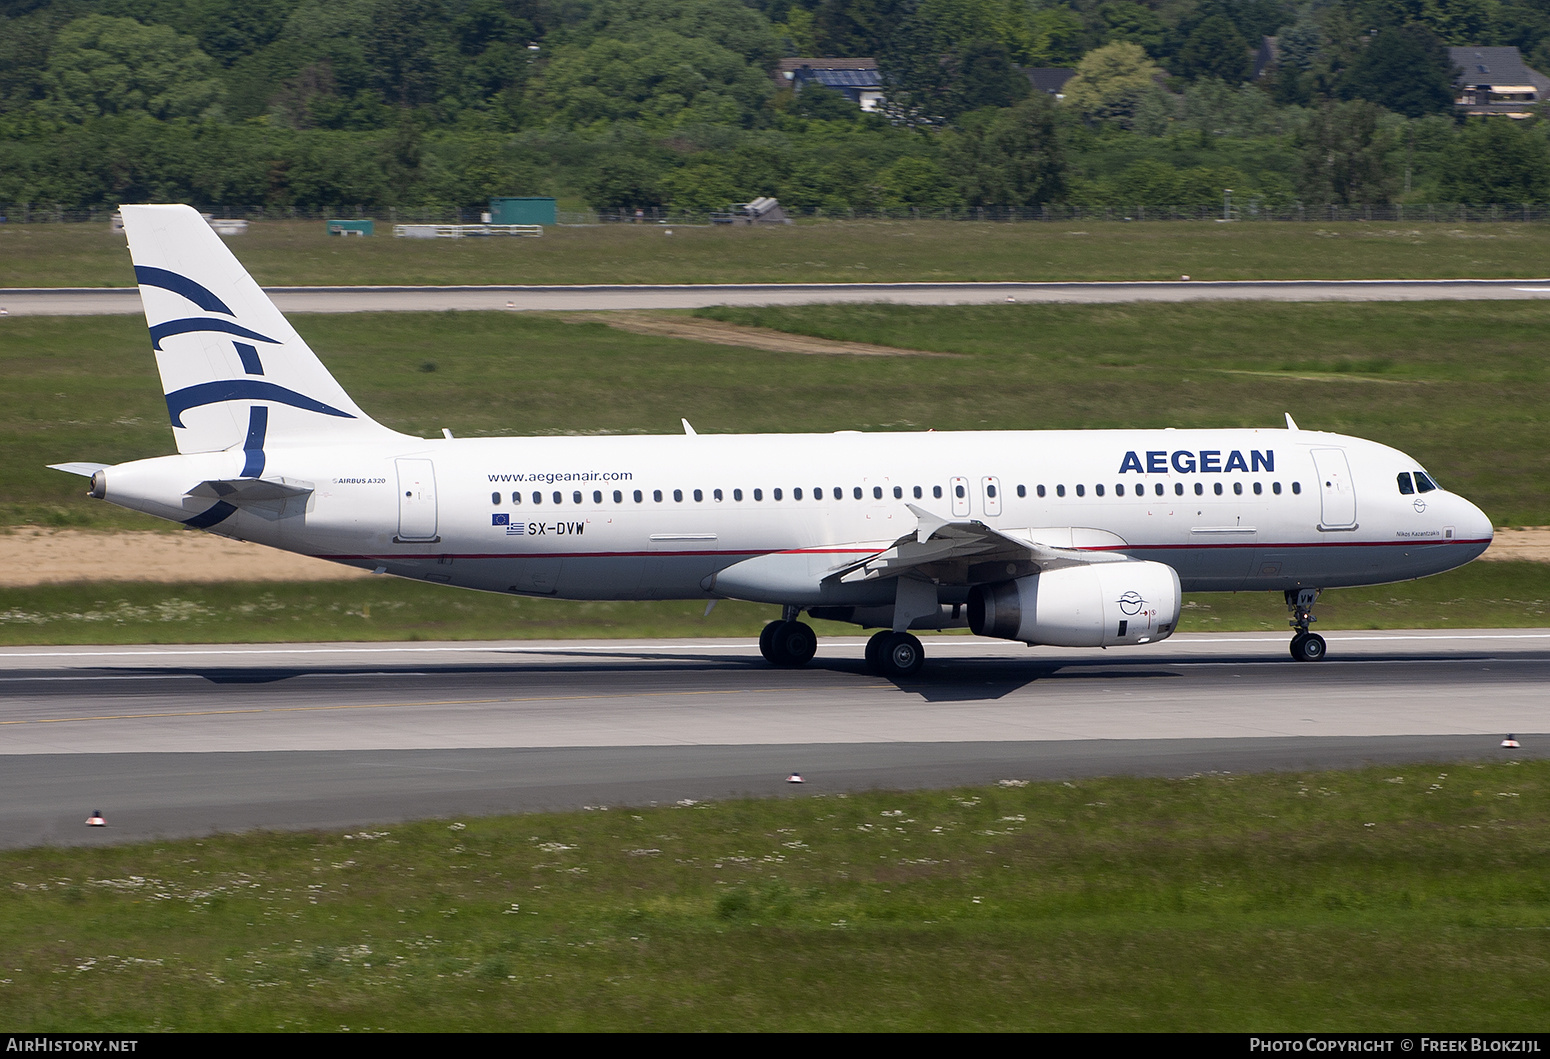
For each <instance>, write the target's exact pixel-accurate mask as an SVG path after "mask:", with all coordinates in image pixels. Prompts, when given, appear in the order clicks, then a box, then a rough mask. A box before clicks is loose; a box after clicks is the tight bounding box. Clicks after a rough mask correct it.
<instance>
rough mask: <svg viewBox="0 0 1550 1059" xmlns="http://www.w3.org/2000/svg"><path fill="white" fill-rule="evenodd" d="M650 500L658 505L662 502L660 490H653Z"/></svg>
mask: <svg viewBox="0 0 1550 1059" xmlns="http://www.w3.org/2000/svg"><path fill="white" fill-rule="evenodd" d="M651 499H653V500H655V501H656V502H657V503H659V504H660V503H661V502H662V490H660V489H653V490H652V491H651Z"/></svg>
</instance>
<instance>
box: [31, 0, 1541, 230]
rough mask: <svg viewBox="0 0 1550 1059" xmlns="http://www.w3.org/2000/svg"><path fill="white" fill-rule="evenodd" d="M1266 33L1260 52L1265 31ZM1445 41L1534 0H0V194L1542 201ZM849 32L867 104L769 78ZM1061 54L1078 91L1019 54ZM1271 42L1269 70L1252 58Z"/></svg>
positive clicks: (1488, 30)
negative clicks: (873, 79)
mask: <svg viewBox="0 0 1550 1059" xmlns="http://www.w3.org/2000/svg"><path fill="white" fill-rule="evenodd" d="M1268 36H1273V37H1275V38H1276V41H1277V45H1278V47H1277V49H1276V61H1275V62H1273V63H1270V64H1269V65H1268V66H1264V68H1262V69H1258V70H1256V62H1255V49H1257V48H1258V47H1259V46H1260V44H1261V42H1262V41H1263V39H1264V38H1265V37H1268ZM1448 44H1475V45H1499V44H1511V45H1515V46H1517V47H1518V48H1519V49H1520V50H1521V51H1522V53H1523V55H1524V57H1525V59H1526V60H1527V61H1529V62H1530V64H1534V63H1538V64H1539V65H1540V68H1542V69H1550V10H1547V8H1546V5H1544V4H1543V3H1541V2H1539V0H332V2H329V3H323V2H321V0H0V202H11V203H33V204H38V205H59V206H63V207H67V208H88V207H109V206H112V205H114V204H116V203H118V202H121V201H136V200H139V201H145V200H177V201H186V202H190V203H194V204H196V205H198V206H200V207H202V208H227V209H248V208H253V207H261V208H265V209H272V210H296V211H300V212H304V213H309V214H317V213H325V212H347V211H348V212H353V211H355V210H360V211H363V212H368V213H384V212H386V211H388V210H392V209H403V210H420V211H428V212H437V211H441V212H450V211H452V210H457V209H470V208H478V207H479V206H480V205H481V204H483V203H484V202H485V201H486V200H488V199H489V198H490V197H492V196H495V195H510V194H550V195H555V196H556V197H558V198H560V199H561V200H562V201H563V202H565V203H568V204H572V205H582V204H585V205H589V206H592V207H594V208H599V209H614V208H635V207H665V208H673V209H680V210H692V211H704V210H714V209H719V208H722V207H724V206H725V205H727V204H728V203H731V202H736V201H746V200H748V199H750V198H753V197H755V196H758V195H773V196H776V197H778V198H780V199H781V201H782V202H783V203H785V204H787V205H789V206H791V207H794V208H797V209H816V210H824V211H829V212H843V211H847V210H855V209H863V210H865V209H889V210H895V209H911V208H913V209H922V210H939V209H962V208H974V207H1000V208H1025V209H1026V208H1036V207H1039V206H1043V205H1049V204H1056V205H1061V206H1070V207H1075V208H1080V209H1105V208H1115V209H1123V210H1132V209H1136V208H1141V209H1154V210H1160V209H1166V208H1171V207H1177V208H1185V209H1188V208H1193V207H1203V206H1209V205H1213V204H1217V203H1220V201H1221V197H1222V193H1223V190H1224V189H1225V188H1232V189H1234V198H1235V200H1236V201H1238V202H1239V203H1241V204H1252V203H1260V204H1263V205H1266V206H1285V205H1288V204H1292V203H1298V202H1301V203H1307V204H1314V205H1322V204H1326V203H1384V202H1396V201H1397V202H1463V203H1491V202H1502V203H1543V202H1546V201H1550V164H1547V163H1550V137H1547V132H1550V122H1546V121H1544V120H1542V119H1541V118H1540V117H1538V116H1536V117H1534V118H1531V119H1529V120H1524V121H1513V120H1507V119H1500V118H1491V119H1475V120H1471V121H1460V120H1458V119H1457V118H1455V116H1454V114H1453V113H1452V111H1453V95H1454V92H1453V89H1452V80H1453V76H1454V71H1453V69H1452V66H1451V64H1450V63H1449V61H1448V53H1447V50H1446V46H1447V45H1448ZM787 55H806V56H837V57H860V56H869V57H874V58H876V59H877V60H878V62H879V64H880V66H881V68H882V72H883V75H884V81H885V98H884V101H883V105H882V106H881V107H880V108H879V110H878V111H876V112H873V113H863V112H861V111H860V110H859V109H858V108H857V107H856V106H855V105H854V104H853V103H851V102H850V101H848V100H846V99H845V98H843V97H842V96H840V95H839V94H838V93H836V92H832V91H829V90H825V89H822V88H819V87H816V86H809V87H807V88H806V89H804V90H803V91H801V92H800V93H793V92H792V91H791V90H790V89H789V87H782V86H781V85H779V84H777V82H776V81H775V80H774V79H773V78H772V76H771V73H770V71H771V70H772V68H773V66H774V64H775V62H776V61H777V60H778V59H780V58H781V57H782V56H787ZM1039 66H1064V67H1069V68H1072V69H1074V70H1075V71H1076V76H1075V77H1074V78H1073V79H1072V80H1071V81H1069V82H1067V84H1066V87H1065V90H1064V98H1063V99H1062V100H1059V101H1056V100H1055V99H1054V98H1052V97H1051V96H1049V95H1047V94H1045V93H1043V92H1040V91H1037V90H1035V89H1034V88H1033V87H1032V85H1031V84H1030V81H1029V78H1028V77H1027V76H1026V73H1025V70H1026V69H1027V68H1031V67H1039ZM1256 74H1257V76H1256Z"/></svg>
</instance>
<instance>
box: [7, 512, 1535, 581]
mask: <svg viewBox="0 0 1550 1059" xmlns="http://www.w3.org/2000/svg"><path fill="white" fill-rule="evenodd" d="M1481 558H1482V559H1487V560H1491V559H1496V560H1513V559H1516V560H1520V561H1525V560H1526V561H1528V562H1536V563H1546V562H1550V526H1532V527H1528V528H1526V529H1499V530H1497V531H1496V540H1495V541H1494V542H1493V543H1492V544H1491V547H1490V548H1489V549H1488V550H1487V551H1486V553H1485V554H1484V555H1483V556H1481ZM370 576H371V574H370V573H368V572H367V571H365V570H357V569H355V568H354V567H349V566H340V565H338V564H337V563H329V562H324V561H323V560H322V559H313V558H310V557H308V556H305V555H293V554H292V553H290V552H282V551H277V550H275V549H274V548H265V547H264V546H263V545H260V544H244V543H242V542H240V541H229V540H226V539H225V538H224V537H215V536H211V535H210V534H208V533H198V532H194V531H187V532H183V533H148V532H144V531H124V532H110V531H99V530H41V529H23V530H17V531H16V532H15V533H11V534H8V535H0V587H3V588H25V587H29V586H32V585H50V584H61V583H63V582H67V581H153V582H160V583H166V584H170V583H174V582H180V581H195V582H199V581H204V582H209V581H345V580H351V579H354V578H357V577H370Z"/></svg>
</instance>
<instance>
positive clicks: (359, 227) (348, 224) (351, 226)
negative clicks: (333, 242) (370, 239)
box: [328, 221, 373, 235]
mask: <svg viewBox="0 0 1550 1059" xmlns="http://www.w3.org/2000/svg"><path fill="white" fill-rule="evenodd" d="M372 233H373V228H372V223H371V222H370V221H329V222H328V234H329V235H371V234H372Z"/></svg>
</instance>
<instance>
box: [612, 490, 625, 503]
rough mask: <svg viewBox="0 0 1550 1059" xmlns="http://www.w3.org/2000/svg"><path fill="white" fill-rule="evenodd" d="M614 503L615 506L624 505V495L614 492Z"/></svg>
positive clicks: (617, 491)
mask: <svg viewBox="0 0 1550 1059" xmlns="http://www.w3.org/2000/svg"><path fill="white" fill-rule="evenodd" d="M614 503H616V504H622V503H624V494H623V493H621V492H620V491H619V490H617V489H615V490H614Z"/></svg>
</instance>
